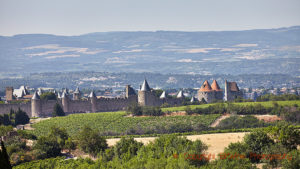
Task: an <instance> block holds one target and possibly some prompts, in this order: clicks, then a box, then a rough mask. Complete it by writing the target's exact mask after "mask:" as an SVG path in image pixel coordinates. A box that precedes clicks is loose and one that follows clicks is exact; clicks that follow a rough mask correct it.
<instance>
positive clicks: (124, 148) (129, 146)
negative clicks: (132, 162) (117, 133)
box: [114, 137, 143, 160]
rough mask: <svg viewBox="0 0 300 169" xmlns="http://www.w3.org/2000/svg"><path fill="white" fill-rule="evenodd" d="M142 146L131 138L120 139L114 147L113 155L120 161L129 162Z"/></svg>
mask: <svg viewBox="0 0 300 169" xmlns="http://www.w3.org/2000/svg"><path fill="white" fill-rule="evenodd" d="M142 146H143V144H142V143H139V142H137V141H135V140H134V139H133V138H132V137H130V138H125V137H122V138H121V140H120V141H118V142H117V144H116V145H115V146H114V154H115V156H117V157H118V158H120V159H127V160H129V159H130V158H132V157H133V156H135V155H137V151H138V150H139V149H140V148H141V147H142Z"/></svg>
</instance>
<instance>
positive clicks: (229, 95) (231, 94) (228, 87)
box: [224, 80, 243, 101]
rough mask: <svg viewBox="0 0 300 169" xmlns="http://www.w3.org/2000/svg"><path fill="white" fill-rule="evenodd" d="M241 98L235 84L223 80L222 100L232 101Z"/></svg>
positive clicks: (241, 94) (241, 95) (240, 93)
mask: <svg viewBox="0 0 300 169" xmlns="http://www.w3.org/2000/svg"><path fill="white" fill-rule="evenodd" d="M238 97H241V98H243V93H242V91H240V89H239V87H238V86H237V84H236V82H228V81H227V80H225V93H224V100H225V101H233V100H234V99H236V98H238Z"/></svg>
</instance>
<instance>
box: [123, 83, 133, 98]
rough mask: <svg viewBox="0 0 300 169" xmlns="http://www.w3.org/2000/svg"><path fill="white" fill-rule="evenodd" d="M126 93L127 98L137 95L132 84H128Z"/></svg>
mask: <svg viewBox="0 0 300 169" xmlns="http://www.w3.org/2000/svg"><path fill="white" fill-rule="evenodd" d="M125 88H126V94H125V97H126V98H129V97H130V96H135V95H136V94H135V91H134V89H133V88H132V87H131V86H130V85H126V87H125Z"/></svg>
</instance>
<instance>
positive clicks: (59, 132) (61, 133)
mask: <svg viewBox="0 0 300 169" xmlns="http://www.w3.org/2000/svg"><path fill="white" fill-rule="evenodd" d="M48 137H51V138H56V141H57V143H58V144H59V146H60V148H61V149H63V148H64V146H65V142H66V140H67V139H68V138H69V135H68V133H67V131H66V129H65V128H59V127H55V126H52V127H51V129H50V133H49V135H48Z"/></svg>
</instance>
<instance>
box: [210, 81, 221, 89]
mask: <svg viewBox="0 0 300 169" xmlns="http://www.w3.org/2000/svg"><path fill="white" fill-rule="evenodd" d="M211 88H212V90H215V91H222V90H221V88H220V86H219V84H218V82H217V81H216V80H214V81H213V82H212V84H211Z"/></svg>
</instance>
